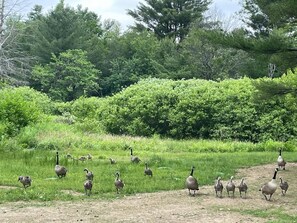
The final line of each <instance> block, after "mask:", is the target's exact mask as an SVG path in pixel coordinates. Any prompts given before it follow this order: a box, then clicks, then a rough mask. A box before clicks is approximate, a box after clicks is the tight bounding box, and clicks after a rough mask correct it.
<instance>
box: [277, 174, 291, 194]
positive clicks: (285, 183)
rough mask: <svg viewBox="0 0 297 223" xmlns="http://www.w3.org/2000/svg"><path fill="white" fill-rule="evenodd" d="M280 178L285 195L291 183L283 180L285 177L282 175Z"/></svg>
mask: <svg viewBox="0 0 297 223" xmlns="http://www.w3.org/2000/svg"><path fill="white" fill-rule="evenodd" d="M279 179H280V181H281V182H280V184H279V186H280V188H281V189H282V194H283V195H285V194H286V193H287V190H288V188H289V184H288V182H287V181H283V178H281V177H280V178H279Z"/></svg>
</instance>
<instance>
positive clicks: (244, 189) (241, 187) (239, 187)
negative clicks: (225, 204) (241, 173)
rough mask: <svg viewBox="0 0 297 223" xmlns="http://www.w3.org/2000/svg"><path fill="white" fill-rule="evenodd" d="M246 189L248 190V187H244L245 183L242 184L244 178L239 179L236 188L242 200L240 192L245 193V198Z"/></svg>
mask: <svg viewBox="0 0 297 223" xmlns="http://www.w3.org/2000/svg"><path fill="white" fill-rule="evenodd" d="M247 189H248V186H247V185H246V183H245V182H244V178H242V179H241V182H240V184H239V186H238V190H239V194H240V197H241V198H242V196H241V192H244V193H245V197H246V192H247Z"/></svg>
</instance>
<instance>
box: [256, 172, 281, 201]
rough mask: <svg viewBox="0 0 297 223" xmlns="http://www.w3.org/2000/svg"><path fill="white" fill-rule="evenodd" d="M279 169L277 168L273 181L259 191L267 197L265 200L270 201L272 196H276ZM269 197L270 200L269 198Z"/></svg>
mask: <svg viewBox="0 0 297 223" xmlns="http://www.w3.org/2000/svg"><path fill="white" fill-rule="evenodd" d="M277 171H278V168H276V169H275V170H274V174H273V177H272V179H271V181H269V182H268V183H266V184H264V185H263V186H262V187H261V189H259V191H262V194H263V196H264V197H265V200H267V201H270V199H271V197H272V195H273V194H274V192H275V191H276V189H277V186H278V185H277V183H276V180H275V179H276V174H277ZM268 195H269V198H267V196H268Z"/></svg>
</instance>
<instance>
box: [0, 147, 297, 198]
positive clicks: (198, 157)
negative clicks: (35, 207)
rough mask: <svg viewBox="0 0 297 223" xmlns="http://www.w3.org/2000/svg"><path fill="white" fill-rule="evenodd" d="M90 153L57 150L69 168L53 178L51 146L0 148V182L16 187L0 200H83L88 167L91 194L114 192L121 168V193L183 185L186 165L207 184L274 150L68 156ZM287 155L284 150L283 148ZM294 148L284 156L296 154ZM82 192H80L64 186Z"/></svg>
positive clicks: (1, 192)
mask: <svg viewBox="0 0 297 223" xmlns="http://www.w3.org/2000/svg"><path fill="white" fill-rule="evenodd" d="M87 153H91V154H92V155H93V160H92V161H85V162H81V161H73V160H67V159H66V157H65V156H66V153H65V151H60V158H61V159H60V163H61V165H64V166H66V167H67V168H68V170H69V171H68V173H67V176H66V177H65V178H62V179H58V178H57V177H56V175H55V172H54V166H55V151H48V150H23V151H18V152H1V154H0V156H1V157H2V161H1V163H0V171H1V179H0V185H7V186H16V187H18V188H16V189H0V200H1V202H6V201H18V200H41V201H51V200H77V199H86V197H85V196H84V195H83V192H84V190H83V183H84V180H85V172H84V171H83V169H84V168H85V167H87V168H88V169H89V170H91V171H93V172H94V175H95V177H94V187H93V196H91V198H87V199H92V198H106V199H112V198H115V197H116V196H117V195H116V194H115V188H114V185H113V182H114V178H115V177H114V173H115V172H116V171H120V173H121V178H122V179H123V180H124V182H125V188H124V191H123V192H122V194H121V195H120V196H123V195H124V194H125V195H129V194H135V193H142V192H155V191H161V190H173V189H182V188H184V182H185V178H186V177H187V176H188V175H189V173H190V169H191V166H192V165H194V166H195V167H196V169H195V172H194V175H195V176H196V177H197V178H198V180H199V183H200V185H206V184H212V183H213V182H214V179H215V178H216V177H217V176H219V175H220V176H221V177H222V178H223V179H228V178H229V177H230V176H231V175H234V174H235V171H236V169H238V168H240V167H247V166H253V165H259V164H265V163H271V162H275V160H276V156H277V153H274V152H236V153H197V152H184V151H182V152H179V151H178V150H174V151H171V152H168V151H158V152H156V151H148V150H141V149H140V148H138V150H135V155H137V156H139V157H140V158H141V159H142V162H141V163H139V164H132V163H131V162H130V154H129V151H128V150H124V149H121V148H119V149H118V150H113V151H106V150H92V151H87V150H82V151H79V150H74V151H73V153H72V155H74V156H76V157H79V156H80V155H86V154H87ZM287 154H288V153H287ZM296 155H297V153H296V152H291V153H290V155H287V157H288V158H287V160H288V161H293V160H290V157H296ZM110 156H111V157H113V158H115V159H116V160H117V161H118V162H117V164H115V165H111V164H110V163H109V160H108V157H110ZM144 162H148V163H149V165H150V167H151V168H152V170H153V174H154V176H153V177H152V178H150V177H148V176H144V173H143V171H144ZM20 175H30V176H31V177H32V179H33V182H32V186H31V187H29V188H27V189H26V190H24V189H23V188H22V185H21V183H20V182H18V181H17V179H18V176H20ZM65 190H67V191H72V192H78V193H81V196H77V195H73V194H71V193H70V194H68V193H65V192H63V191H65Z"/></svg>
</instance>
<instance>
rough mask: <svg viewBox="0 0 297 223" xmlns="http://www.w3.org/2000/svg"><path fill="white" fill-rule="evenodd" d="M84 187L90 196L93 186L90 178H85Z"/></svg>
mask: <svg viewBox="0 0 297 223" xmlns="http://www.w3.org/2000/svg"><path fill="white" fill-rule="evenodd" d="M84 188H85V194H86V195H88V196H90V195H91V193H92V188H93V182H92V180H86V181H85V183H84Z"/></svg>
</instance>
